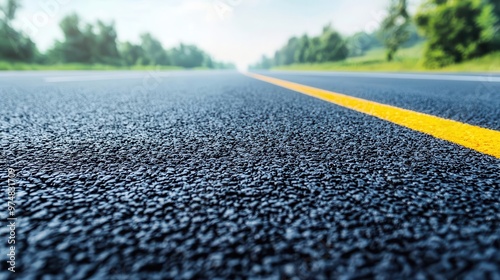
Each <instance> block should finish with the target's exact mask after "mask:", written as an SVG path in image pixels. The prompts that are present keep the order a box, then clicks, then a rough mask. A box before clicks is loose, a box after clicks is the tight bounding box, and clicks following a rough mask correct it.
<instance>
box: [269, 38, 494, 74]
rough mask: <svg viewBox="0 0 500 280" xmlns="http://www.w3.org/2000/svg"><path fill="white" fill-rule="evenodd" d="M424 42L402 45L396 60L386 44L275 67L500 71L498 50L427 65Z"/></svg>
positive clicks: (310, 69) (305, 69)
mask: <svg viewBox="0 0 500 280" xmlns="http://www.w3.org/2000/svg"><path fill="white" fill-rule="evenodd" d="M423 52H424V44H423V43H421V44H418V45H415V46H413V47H410V48H406V49H401V50H400V51H398V53H397V54H396V57H395V59H394V61H392V62H388V61H386V60H385V50H384V49H383V48H379V49H373V50H370V51H368V52H366V54H365V55H364V56H360V57H350V58H348V59H346V60H344V61H339V62H326V63H308V64H292V65H287V66H279V67H274V68H273V70H301V71H381V72H397V71H410V72H414V71H438V72H500V52H495V53H492V54H489V55H486V56H484V57H481V58H477V59H473V60H470V61H466V62H463V63H460V64H454V65H450V66H448V67H444V68H441V69H427V68H425V67H424V66H423V64H422V60H421V57H422V56H423Z"/></svg>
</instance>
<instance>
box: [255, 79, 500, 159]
mask: <svg viewBox="0 0 500 280" xmlns="http://www.w3.org/2000/svg"><path fill="white" fill-rule="evenodd" d="M245 74H246V75H247V76H249V77H252V78H255V79H258V80H261V81H265V82H268V83H271V84H274V85H277V86H280V87H284V88H287V89H290V90H293V91H297V92H300V93H303V94H307V95H310V96H313V97H316V98H319V99H322V100H325V101H328V102H331V103H334V104H337V105H339V106H342V107H345V108H349V109H352V110H355V111H358V112H361V113H365V114H368V115H371V116H374V117H377V118H380V119H383V120H386V121H390V122H392V123H395V124H398V125H401V126H404V127H407V128H410V129H413V130H416V131H420V132H423V133H425V134H429V135H432V136H434V137H436V138H439V139H442V140H446V141H449V142H452V143H455V144H458V145H461V146H464V147H467V148H469V149H473V150H476V151H478V152H481V153H483V154H487V155H491V156H494V157H496V158H500V131H496V130H491V129H487V128H482V127H478V126H473V125H470V124H466V123H461V122H458V121H453V120H448V119H444V118H440V117H436V116H432V115H428V114H424V113H419V112H415V111H411V110H407V109H402V108H398V107H394V106H390V105H386V104H381V103H378V102H373V101H368V100H365V99H361V98H356V97H352V96H348V95H345V94H341V93H336V92H332V91H327V90H323V89H319V88H314V87H310V86H305V85H301V84H297V83H293V82H289V81H284V80H280V79H276V78H271V77H267V76H263V75H259V74H254V73H245Z"/></svg>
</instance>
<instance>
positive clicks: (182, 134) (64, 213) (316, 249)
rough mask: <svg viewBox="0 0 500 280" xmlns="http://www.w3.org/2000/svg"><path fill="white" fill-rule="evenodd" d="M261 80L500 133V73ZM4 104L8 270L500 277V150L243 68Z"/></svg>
mask: <svg viewBox="0 0 500 280" xmlns="http://www.w3.org/2000/svg"><path fill="white" fill-rule="evenodd" d="M262 74H264V75H267V76H272V77H276V78H279V79H284V80H289V81H293V82H295V83H300V84H304V85H309V86H313V87H317V88H321V89H326V90H331V91H335V92H340V93H344V94H347V95H351V96H355V97H361V98H363V99H366V100H372V101H377V102H380V103H384V104H389V105H394V106H397V107H400V108H405V109H410V110H413V111H416V112H422V113H427V114H431V115H434V116H438V117H442V118H446V119H451V120H457V121H460V122H464V123H468V124H471V125H474V126H480V127H484V128H489V129H492V130H500V77H499V76H488V75H474V74H460V75H455V74H453V75H452V74H449V75H430V74H427V75H418V74H401V75H396V74H346V73H330V74H324V73H308V74H304V73H295V72H294V73H284V72H272V73H271V72H268V73H262ZM0 100H1V103H0V134H1V138H0V147H1V153H2V154H1V161H0V178H1V181H0V187H1V188H2V196H1V197H2V198H1V200H0V219H1V220H2V226H1V229H0V244H1V245H0V246H1V247H0V253H1V254H0V256H2V257H1V266H0V268H1V271H0V278H2V279H8V278H16V279H89V278H90V279H240V278H252V279H332V278H339V279H360V278H377V279H425V278H435V279H455V278H458V279H500V159H498V158H496V157H494V156H489V155H485V154H483V153H480V152H477V151H475V150H472V149H468V148H465V147H463V146H460V145H457V144H454V143H451V142H448V141H444V140H441V139H438V138H435V137H433V136H430V135H427V134H424V133H420V132H417V131H414V130H411V129H408V128H406V127H402V126H400V125H397V124H394V123H391V122H388V121H384V120H381V119H378V118H376V117H373V116H369V115H366V114H363V113H360V112H356V111H353V110H350V109H347V108H344V107H341V106H338V105H335V104H332V103H329V102H325V101H323V100H319V99H316V98H313V97H311V96H307V95H304V94H301V93H298V92H294V91H291V90H288V89H284V88H282V87H279V86H276V85H272V84H269V83H266V82H263V81H260V80H256V79H253V78H251V77H248V76H245V75H242V74H241V73H237V72H194V71H193V72H25V73H20V72H6V73H0ZM499 145H500V143H499ZM9 168H11V169H12V170H10V175H11V177H14V175H15V177H14V178H12V179H11V180H8V176H9ZM9 186H10V187H11V188H14V189H15V197H14V199H13V200H12V202H15V205H13V204H12V203H11V204H9V201H10V200H9V195H8V192H7V190H8V187H9ZM11 190H13V189H11ZM12 194H13V193H12V192H11V195H12ZM9 206H11V208H10V209H9V208H8V207H9ZM12 207H13V208H12ZM8 218H10V219H11V220H8ZM14 218H15V220H14ZM13 223H14V224H15V228H14V229H12V226H10V227H9V225H12V224H13ZM13 233H14V237H13V238H11V236H12V234H13ZM11 240H15V248H14V250H13V251H14V253H15V257H14V259H15V264H14V265H15V271H16V272H15V273H12V272H11V271H9V270H8V269H9V268H10V267H12V263H9V262H7V261H8V260H9V259H12V258H11V256H7V254H11V255H12V250H11V248H10V246H13V245H12V244H11V245H9V244H8V242H10V241H11Z"/></svg>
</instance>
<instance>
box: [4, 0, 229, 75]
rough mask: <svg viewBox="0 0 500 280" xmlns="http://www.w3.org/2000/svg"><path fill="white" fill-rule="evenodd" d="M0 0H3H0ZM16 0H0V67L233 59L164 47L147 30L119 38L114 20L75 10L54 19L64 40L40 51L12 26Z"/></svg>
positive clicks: (195, 64) (198, 64)
mask: <svg viewBox="0 0 500 280" xmlns="http://www.w3.org/2000/svg"><path fill="white" fill-rule="evenodd" d="M0 1H2V0H0ZM20 7H21V2H20V1H19V0H6V1H5V2H4V3H3V5H2V3H1V2H0V38H1V40H0V70H116V69H138V70H139V69H158V68H160V69H164V70H168V69H185V68H189V69H224V68H235V66H234V65H233V64H230V63H223V62H218V61H214V60H213V59H212V58H211V57H210V55H209V54H207V53H206V52H204V51H203V50H201V49H200V48H198V47H197V46H195V45H186V44H179V45H178V46H176V47H174V48H171V49H165V48H164V47H163V46H162V44H161V43H160V41H159V40H158V39H156V38H155V37H154V36H153V35H152V34H150V33H144V34H142V35H141V36H140V42H139V43H138V44H134V43H131V42H119V41H118V40H117V37H118V35H117V32H116V29H115V26H114V23H113V22H110V23H106V22H102V21H97V22H95V23H85V22H82V20H81V19H80V17H79V16H78V15H77V14H70V15H67V16H66V17H65V18H64V19H63V20H62V21H61V22H60V24H59V26H60V28H61V32H62V34H63V40H61V41H56V42H54V44H53V46H52V47H51V48H50V49H49V50H47V51H45V52H41V51H40V50H38V48H37V46H36V45H35V43H34V42H33V41H32V40H31V39H30V38H29V37H28V36H27V35H25V34H24V33H23V32H21V31H20V30H16V29H15V28H14V27H13V21H14V19H15V18H16V13H17V11H18V10H19V8H20Z"/></svg>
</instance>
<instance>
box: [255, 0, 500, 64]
mask: <svg viewBox="0 0 500 280" xmlns="http://www.w3.org/2000/svg"><path fill="white" fill-rule="evenodd" d="M388 4H389V8H388V10H387V13H386V15H385V17H384V18H383V19H382V20H381V21H380V22H379V24H380V27H379V29H378V30H375V31H372V32H365V31H362V32H359V33H356V34H354V35H352V36H347V37H344V36H342V35H341V34H340V33H339V32H337V31H336V30H335V29H334V28H333V27H332V26H331V25H327V26H325V27H324V28H323V30H322V32H321V34H320V35H318V36H308V35H307V34H305V35H302V36H300V37H292V38H290V39H289V40H288V42H287V43H286V44H285V45H284V46H283V47H282V48H281V49H279V50H277V51H276V52H275V53H274V56H273V57H267V56H263V57H262V58H261V60H260V61H259V62H258V63H256V64H255V65H253V66H251V68H256V69H269V68H271V67H276V66H283V65H291V64H300V63H323V62H335V61H343V60H345V59H347V58H348V57H356V56H363V55H364V54H365V53H366V52H367V51H368V50H371V49H375V48H382V47H383V48H385V49H386V59H387V60H388V61H392V60H393V59H394V58H395V54H396V53H397V51H398V50H399V49H401V48H405V47H410V46H413V45H415V44H417V43H421V42H425V50H424V57H422V62H423V65H424V66H425V67H427V68H440V67H444V66H447V65H450V64H454V63H459V62H462V61H465V60H469V59H472V58H476V57H480V56H483V55H485V54H488V53H490V52H493V51H497V50H500V31H499V27H500V0H425V1H424V3H423V4H422V5H421V6H420V7H419V9H418V11H417V13H416V14H415V15H413V16H412V15H410V14H409V12H408V10H407V0H388ZM368 25H370V24H368Z"/></svg>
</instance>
